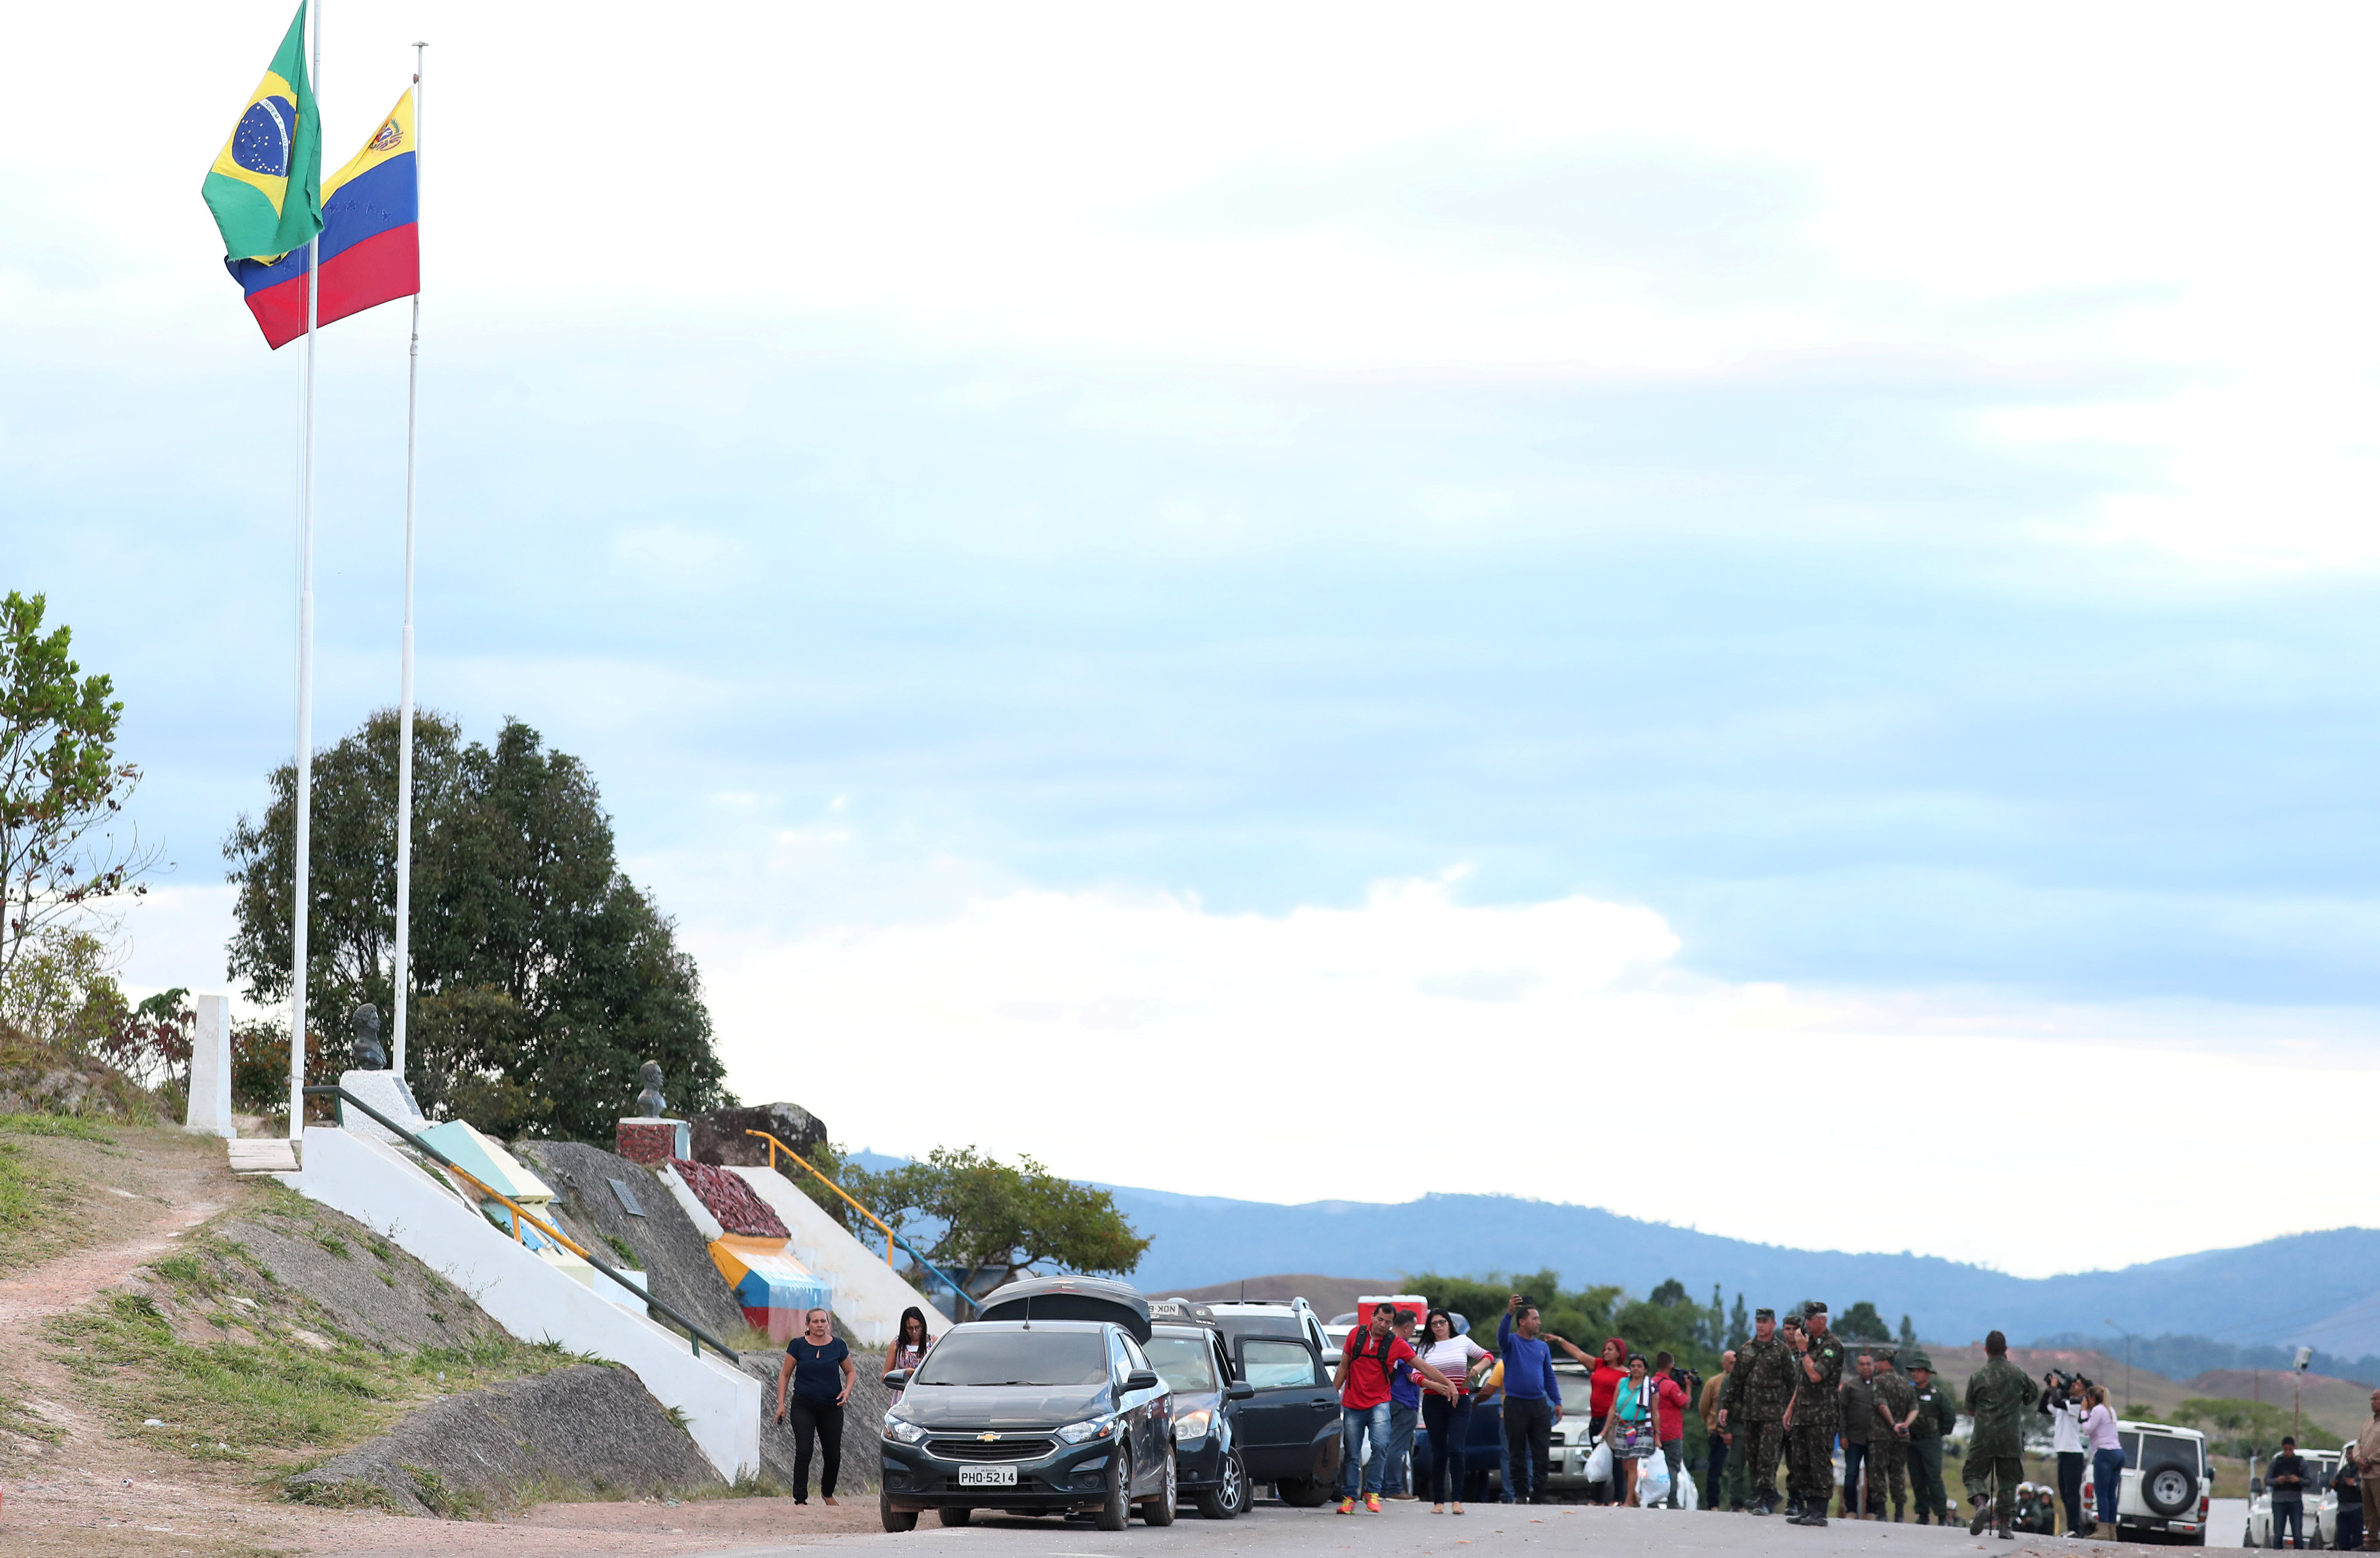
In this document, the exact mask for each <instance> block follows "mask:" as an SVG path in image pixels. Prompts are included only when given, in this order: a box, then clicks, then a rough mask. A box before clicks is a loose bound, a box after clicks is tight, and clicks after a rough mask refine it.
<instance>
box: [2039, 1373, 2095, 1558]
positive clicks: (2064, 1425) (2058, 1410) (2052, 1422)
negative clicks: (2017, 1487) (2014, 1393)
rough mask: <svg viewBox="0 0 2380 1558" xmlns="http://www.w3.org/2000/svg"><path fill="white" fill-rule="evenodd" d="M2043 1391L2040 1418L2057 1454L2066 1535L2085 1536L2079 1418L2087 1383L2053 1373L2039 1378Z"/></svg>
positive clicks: (2086, 1405) (2085, 1405)
mask: <svg viewBox="0 0 2380 1558" xmlns="http://www.w3.org/2000/svg"><path fill="white" fill-rule="evenodd" d="M2041 1382H2042V1384H2043V1385H2045V1386H2046V1387H2047V1388H2046V1390H2044V1391H2043V1393H2042V1396H2041V1415H2042V1416H2043V1417H2045V1418H2048V1419H2049V1437H2050V1442H2051V1445H2052V1447H2053V1448H2054V1449H2055V1450H2056V1451H2057V1452H2058V1501H2059V1502H2060V1503H2063V1504H2065V1505H2066V1534H2067V1535H2068V1536H2070V1537H2072V1536H2083V1535H2087V1534H2088V1533H2087V1532H2086V1531H2085V1530H2084V1528H2083V1460H2084V1456H2083V1413H2084V1412H2085V1411H2087V1410H2088V1409H2089V1402H2088V1399H2087V1394H2086V1393H2087V1392H2088V1391H2089V1390H2090V1388H2091V1382H2090V1381H2089V1380H2086V1379H2084V1378H2083V1376H2082V1375H2080V1374H2069V1373H2067V1372H2066V1371H2065V1370H2064V1369H2051V1370H2050V1371H2049V1372H2048V1373H2046V1374H2044V1375H2043V1376H2042V1377H2041Z"/></svg>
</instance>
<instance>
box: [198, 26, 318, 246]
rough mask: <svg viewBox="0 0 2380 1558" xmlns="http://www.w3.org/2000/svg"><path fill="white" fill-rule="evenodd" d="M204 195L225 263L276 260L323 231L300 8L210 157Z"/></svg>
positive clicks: (314, 120) (314, 126) (311, 96)
mask: <svg viewBox="0 0 2380 1558" xmlns="http://www.w3.org/2000/svg"><path fill="white" fill-rule="evenodd" d="M204 193H205V195H206V198H207V206H208V208H209V209H210V210H212V212H213V213H215V225H216V226H217V227H218V228H220V229H222V231H223V240H224V256H225V258H226V259H230V260H271V259H276V258H278V257H279V256H281V255H284V254H286V253H288V252H289V251H290V250H293V249H300V248H303V247H304V246H305V243H306V240H307V239H309V238H310V237H313V236H314V235H315V234H317V233H319V232H321V231H322V122H321V120H320V119H318V118H317V117H316V116H315V110H314V88H313V85H312V83H311V82H310V81H308V80H307V79H306V7H305V6H304V5H303V4H300V5H299V6H298V7H297V20H295V21H293V22H291V23H290V24H289V35H288V36H287V37H285V38H284V39H282V40H281V48H280V51H279V52H278V53H276V54H275V55H273V65H272V67H271V68H270V69H268V70H266V71H265V73H264V80H263V81H262V82H261V84H260V85H259V86H258V87H257V89H256V90H255V91H252V92H250V93H249V95H248V106H247V107H246V108H244V109H242V110H241V111H240V116H239V123H238V124H237V125H235V126H233V127H232V132H231V139H230V140H226V141H225V142H224V149H223V150H222V151H220V152H216V153H215V165H214V166H213V167H212V168H209V169H208V170H207V182H206V185H205V187H204Z"/></svg>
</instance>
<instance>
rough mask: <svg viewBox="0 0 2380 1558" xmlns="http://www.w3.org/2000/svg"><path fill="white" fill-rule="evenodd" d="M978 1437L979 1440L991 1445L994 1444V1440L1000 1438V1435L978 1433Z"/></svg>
mask: <svg viewBox="0 0 2380 1558" xmlns="http://www.w3.org/2000/svg"><path fill="white" fill-rule="evenodd" d="M976 1437H977V1439H980V1440H982V1441H983V1442H985V1443H986V1444H989V1443H990V1442H993V1441H994V1440H996V1439H998V1438H999V1437H1000V1435H998V1434H996V1433H978V1434H977V1435H976Z"/></svg>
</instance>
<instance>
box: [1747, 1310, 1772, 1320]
mask: <svg viewBox="0 0 2380 1558" xmlns="http://www.w3.org/2000/svg"><path fill="white" fill-rule="evenodd" d="M1752 1318H1753V1319H1755V1320H1775V1319H1776V1318H1777V1311H1776V1310H1774V1309H1755V1310H1753V1311H1752Z"/></svg>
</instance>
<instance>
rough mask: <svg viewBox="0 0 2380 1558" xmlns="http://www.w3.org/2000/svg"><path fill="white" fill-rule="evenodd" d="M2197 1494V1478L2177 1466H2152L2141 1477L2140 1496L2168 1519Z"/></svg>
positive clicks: (2188, 1505)
mask: <svg viewBox="0 0 2380 1558" xmlns="http://www.w3.org/2000/svg"><path fill="white" fill-rule="evenodd" d="M2197 1495H2198V1479H2197V1478H2195V1477H2192V1475H2191V1474H2190V1473H2189V1472H2188V1471H2185V1470H2184V1469H2182V1468H2181V1467H2178V1466H2161V1467H2150V1468H2149V1469H2148V1470H2147V1471H2146V1472H2144V1473H2143V1474H2142V1477H2141V1497H2142V1499H2143V1500H2144V1501H2145V1502H2146V1503H2147V1504H2148V1506H2149V1507H2150V1508H2151V1509H2153V1510H2155V1511H2156V1513H2158V1514H2159V1515H2164V1516H2165V1517H2166V1518H2167V1519H2168V1520H2170V1519H2172V1518H2173V1517H2174V1516H2175V1515H2180V1513H2181V1512H2182V1511H2184V1510H2186V1509H2188V1508H2189V1507H2190V1501H2191V1500H2192V1499H2193V1498H2195V1497H2196V1496H2197Z"/></svg>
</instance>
